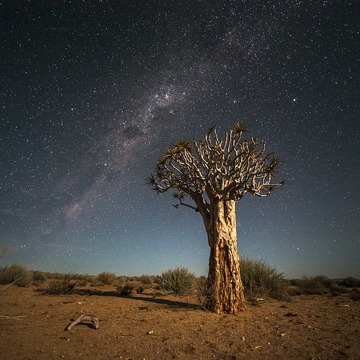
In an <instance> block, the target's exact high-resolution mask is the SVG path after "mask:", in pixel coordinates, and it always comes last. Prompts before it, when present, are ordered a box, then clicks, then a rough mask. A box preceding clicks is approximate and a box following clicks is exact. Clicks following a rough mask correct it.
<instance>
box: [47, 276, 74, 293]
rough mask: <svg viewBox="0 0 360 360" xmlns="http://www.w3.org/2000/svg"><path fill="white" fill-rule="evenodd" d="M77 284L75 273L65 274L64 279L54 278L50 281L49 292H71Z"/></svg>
mask: <svg viewBox="0 0 360 360" xmlns="http://www.w3.org/2000/svg"><path fill="white" fill-rule="evenodd" d="M76 285H77V283H76V280H74V277H73V275H71V274H65V275H63V277H62V279H53V280H51V281H50V282H49V287H48V289H47V293H48V294H50V295H63V294H70V293H72V292H73V291H74V289H75V286H76Z"/></svg>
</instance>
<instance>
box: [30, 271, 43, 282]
mask: <svg viewBox="0 0 360 360" xmlns="http://www.w3.org/2000/svg"><path fill="white" fill-rule="evenodd" d="M33 280H34V281H36V282H44V281H45V280H46V275H45V274H44V273H43V272H41V271H34V273H33Z"/></svg>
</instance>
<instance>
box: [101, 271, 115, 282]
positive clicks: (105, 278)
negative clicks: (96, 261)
mask: <svg viewBox="0 0 360 360" xmlns="http://www.w3.org/2000/svg"><path fill="white" fill-rule="evenodd" d="M97 280H98V281H99V282H101V283H103V284H104V285H112V284H113V282H114V281H115V280H116V275H115V274H114V273H110V272H102V273H100V274H99V275H98V276H97Z"/></svg>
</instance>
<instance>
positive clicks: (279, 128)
mask: <svg viewBox="0 0 360 360" xmlns="http://www.w3.org/2000/svg"><path fill="white" fill-rule="evenodd" d="M0 34H1V41H0V51H1V52H0V54H1V57H0V68H1V77H0V102H1V103H0V117H1V125H0V166H1V173H0V249H3V248H6V249H8V253H7V254H6V256H5V257H4V258H3V259H2V260H1V262H0V265H5V264H10V263H14V262H17V263H20V264H23V265H25V266H27V267H28V268H31V269H37V270H43V271H51V272H66V273H69V272H72V273H90V274H97V273H99V272H102V271H110V272H115V273H116V274H118V275H141V274H153V275H156V274H160V273H161V272H162V271H165V270H168V269H170V268H174V267H178V266H184V267H187V268H188V269H189V270H190V271H191V272H194V273H196V274H197V275H200V274H206V273H207V268H208V256H209V248H208V244H207V238H206V233H205V229H204V227H203V224H202V220H201V217H200V215H199V214H198V213H195V212H194V211H192V210H191V209H188V208H185V207H180V208H179V209H175V208H174V207H173V206H172V202H173V200H172V197H171V194H167V193H166V194H163V195H157V194H156V192H155V191H153V190H151V188H150V187H148V186H147V185H146V182H145V179H146V177H147V176H149V175H150V173H151V172H152V171H153V169H154V166H155V163H156V161H157V159H158V158H159V157H160V156H161V155H162V153H163V151H164V150H165V148H167V147H169V146H171V145H172V144H173V143H174V142H176V141H177V140H180V139H182V138H187V139H189V140H198V139H201V138H202V136H203V134H204V133H205V132H206V131H207V129H208V128H209V127H210V126H212V125H216V126H217V129H218V132H219V134H223V133H224V132H225V131H226V130H227V129H229V128H231V127H232V126H233V125H234V124H235V123H236V122H238V121H241V122H244V123H245V124H247V126H248V127H249V128H250V129H251V131H252V134H253V135H254V136H255V137H257V138H259V139H262V140H265V141H266V142H267V145H268V149H269V151H274V152H275V154H276V155H278V156H279V157H280V158H281V159H282V161H283V162H282V164H281V166H280V168H279V173H278V177H277V180H282V179H285V180H286V185H285V186H284V187H282V188H281V189H279V190H277V191H274V192H273V193H272V194H271V196H269V197H266V198H258V197H253V196H251V195H248V196H245V197H244V198H243V199H242V200H241V201H240V202H239V203H238V205H237V221H238V247H239V253H240V255H242V256H246V257H250V258H253V259H262V260H265V261H266V262H267V263H269V264H270V265H271V266H274V267H276V268H277V269H278V270H279V271H281V272H283V273H284V274H285V276H286V277H289V278H294V277H301V276H303V275H308V276H314V275H320V274H323V275H326V276H329V277H345V276H354V277H360V188H359V181H360V180H359V178H360V160H359V159H360V143H359V137H360V108H359V104H360V91H359V88H360V87H359V84H360V2H359V1H357V0H354V1H348V0H342V1H340V0H338V1H331V0H321V1H318V0H312V1H303V0H288V1H285V0H284V1H280V0H278V1H275V0H274V1H273V0H267V1H256V0H242V1H241V0H233V1H230V0H229V1H220V0H218V1H214V0H206V1H205V0H203V1H199V0H198V1H195V0H192V1H187V0H183V1H181V0H172V1H170V0H168V1H167V0H161V1H160V0H152V1H150V0H144V1H142V0H141V1H134V0H128V1H126V0H124V1H106V0H103V1H94V0H87V1H80V0H78V1H77V0H73V1H70V0H67V1H59V0H56V1H55V0H54V1H49V0H42V1H41V0H36V1H35V0H29V1H16V0H12V1H2V2H1V3H0Z"/></svg>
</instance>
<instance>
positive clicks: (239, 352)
mask: <svg viewBox="0 0 360 360" xmlns="http://www.w3.org/2000/svg"><path fill="white" fill-rule="evenodd" d="M81 311H84V312H85V313H86V314H91V315H95V316H96V317H98V319H99V321H100V328H99V329H98V330H95V329H93V328H91V327H89V326H87V325H81V324H80V325H77V326H75V327H74V328H73V329H72V330H71V331H65V330H64V328H65V327H66V326H67V325H68V324H69V322H70V320H71V319H74V318H77V317H78V315H79V314H80V313H81ZM359 339H360V301H354V302H353V301H351V300H350V298H349V297H348V295H346V294H345V295H341V296H336V297H330V296H295V297H292V301H291V302H280V301H274V300H266V299H265V300H264V301H261V302H260V304H259V305H257V306H252V305H250V304H249V305H248V306H247V311H246V312H245V313H243V314H241V315H239V316H233V315H215V314H213V313H210V312H207V311H205V310H202V309H201V308H200V307H199V306H198V305H197V304H196V299H192V298H184V297H181V298H180V297H174V296H161V297H154V296H153V295H150V294H147V295H146V294H141V295H134V296H132V297H121V296H118V295H117V293H116V291H115V289H114V288H113V287H111V286H109V287H101V288H88V289H84V290H83V292H82V294H73V295H61V296H53V295H44V294H42V293H41V292H39V291H36V287H34V286H32V287H29V288H18V287H11V288H9V289H7V290H6V292H2V293H1V297H0V359H9V360H10V359H17V360H19V359H29V360H30V359H33V360H37V359H46V360H49V359H133V360H135V359H148V360H149V359H206V360H207V359H233V360H235V359H327V360H328V359H360V341H359Z"/></svg>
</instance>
